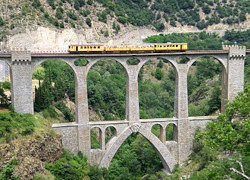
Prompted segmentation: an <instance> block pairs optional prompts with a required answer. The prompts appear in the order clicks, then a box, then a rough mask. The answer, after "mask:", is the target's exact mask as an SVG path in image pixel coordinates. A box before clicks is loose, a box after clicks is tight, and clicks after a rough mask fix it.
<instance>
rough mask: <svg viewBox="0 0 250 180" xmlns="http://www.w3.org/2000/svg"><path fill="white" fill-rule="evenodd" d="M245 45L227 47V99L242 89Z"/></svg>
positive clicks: (230, 99)
mask: <svg viewBox="0 0 250 180" xmlns="http://www.w3.org/2000/svg"><path fill="white" fill-rule="evenodd" d="M245 57H246V47H245V46H244V47H241V46H238V45H235V46H230V47H229V55H228V78H227V82H228V83H227V89H228V93H227V96H228V100H229V101H232V100H233V99H234V98H235V97H236V96H237V94H238V93H239V92H241V91H243V89H244V63H245Z"/></svg>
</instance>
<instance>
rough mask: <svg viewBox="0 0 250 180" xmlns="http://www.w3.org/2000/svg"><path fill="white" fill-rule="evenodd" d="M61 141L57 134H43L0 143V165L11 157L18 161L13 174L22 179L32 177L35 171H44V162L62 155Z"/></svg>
mask: <svg viewBox="0 0 250 180" xmlns="http://www.w3.org/2000/svg"><path fill="white" fill-rule="evenodd" d="M62 150H63V147H62V142H61V139H60V137H59V136H58V135H53V136H52V135H49V134H44V135H40V136H36V137H34V138H32V139H31V140H25V139H23V140H21V141H18V140H15V141H14V142H11V143H9V144H1V145H0V159H1V161H0V167H5V166H6V164H7V163H8V162H9V161H10V160H11V159H13V158H15V159H16V160H17V161H18V165H17V166H16V168H15V171H14V175H15V176H18V177H20V179H22V180H30V179H33V176H34V174H35V173H37V172H38V173H44V172H45V163H46V162H47V163H50V162H53V161H56V160H57V159H59V158H60V157H61V155H62Z"/></svg>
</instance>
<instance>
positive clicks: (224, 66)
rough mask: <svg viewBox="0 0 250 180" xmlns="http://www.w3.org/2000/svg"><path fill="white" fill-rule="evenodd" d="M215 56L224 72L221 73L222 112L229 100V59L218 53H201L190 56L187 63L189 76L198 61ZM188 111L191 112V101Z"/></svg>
mask: <svg viewBox="0 0 250 180" xmlns="http://www.w3.org/2000/svg"><path fill="white" fill-rule="evenodd" d="M205 57H207V58H213V59H214V60H216V61H217V62H219V64H220V66H221V67H222V74H221V77H222V79H221V82H222V84H221V87H222V88H221V107H220V109H221V112H223V111H224V110H225V104H226V102H227V76H228V75H227V59H226V58H224V57H223V56H222V57H220V56H218V55H199V56H195V58H193V59H192V58H190V59H191V60H190V61H188V63H187V76H188V73H189V71H190V68H191V66H192V65H193V64H194V63H195V62H197V61H198V60H200V59H201V58H205ZM187 90H188V94H189V89H187ZM188 102H189V95H188ZM188 113H190V111H189V103H188Z"/></svg>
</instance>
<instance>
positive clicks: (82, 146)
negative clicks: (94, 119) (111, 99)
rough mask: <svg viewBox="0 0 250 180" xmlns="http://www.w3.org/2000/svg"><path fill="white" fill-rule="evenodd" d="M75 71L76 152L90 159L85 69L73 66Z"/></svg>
mask: <svg viewBox="0 0 250 180" xmlns="http://www.w3.org/2000/svg"><path fill="white" fill-rule="evenodd" d="M75 71H76V90H75V94H76V122H77V124H79V125H78V130H77V132H78V150H79V151H81V152H82V153H83V154H84V155H86V156H87V157H90V127H89V125H88V122H89V109H88V94H87V72H88V71H87V67H85V66H75Z"/></svg>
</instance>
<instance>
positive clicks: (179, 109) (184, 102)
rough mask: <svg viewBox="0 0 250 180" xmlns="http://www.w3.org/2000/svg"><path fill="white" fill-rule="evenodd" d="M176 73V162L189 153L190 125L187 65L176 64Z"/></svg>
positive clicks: (182, 159)
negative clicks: (177, 151)
mask: <svg viewBox="0 0 250 180" xmlns="http://www.w3.org/2000/svg"><path fill="white" fill-rule="evenodd" d="M178 70H179V71H178V73H176V95H175V117H176V118H178V150H179V153H178V154H179V155H178V160H179V163H181V162H183V161H184V160H186V159H187V157H188V156H189V154H190V153H191V138H190V124H189V120H188V92H187V73H188V72H187V71H188V66H187V64H178Z"/></svg>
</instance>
